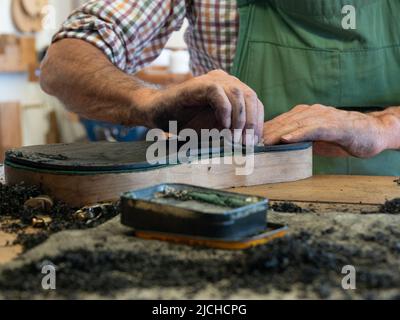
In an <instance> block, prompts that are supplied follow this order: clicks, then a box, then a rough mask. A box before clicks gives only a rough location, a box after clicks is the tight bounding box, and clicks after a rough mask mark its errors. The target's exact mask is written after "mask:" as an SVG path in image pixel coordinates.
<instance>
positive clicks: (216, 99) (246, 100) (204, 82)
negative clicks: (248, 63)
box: [142, 70, 264, 144]
mask: <svg viewBox="0 0 400 320" xmlns="http://www.w3.org/2000/svg"><path fill="white" fill-rule="evenodd" d="M148 94H149V95H151V97H148V99H144V101H147V103H146V104H145V105H143V106H142V110H143V112H145V113H147V115H148V121H149V122H150V126H151V127H157V128H162V129H164V130H167V129H168V124H169V121H171V120H176V121H177V122H178V128H179V129H183V128H193V129H195V130H200V129H212V128H217V129H231V130H234V129H236V134H235V135H234V141H235V142H239V140H240V138H241V137H242V135H243V137H245V134H246V130H249V129H253V130H254V134H255V141H247V142H246V143H250V144H253V143H257V142H258V141H261V138H262V135H263V125H264V106H263V104H262V102H261V101H260V100H259V99H258V97H257V94H256V93H255V92H254V91H253V90H252V89H251V88H249V87H248V86H247V85H245V84H244V83H242V82H241V81H240V80H239V79H237V78H235V77H233V76H230V75H229V74H227V73H226V72H224V71H221V70H215V71H211V72H209V73H208V74H205V75H203V76H200V77H196V78H193V79H191V80H188V81H186V82H184V83H182V84H179V85H175V86H170V87H168V88H165V89H161V90H154V91H152V92H149V93H148Z"/></svg>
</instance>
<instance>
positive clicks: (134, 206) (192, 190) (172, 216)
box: [121, 184, 287, 250]
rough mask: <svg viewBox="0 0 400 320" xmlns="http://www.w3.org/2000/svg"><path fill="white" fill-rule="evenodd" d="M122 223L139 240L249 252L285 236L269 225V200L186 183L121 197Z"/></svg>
mask: <svg viewBox="0 0 400 320" xmlns="http://www.w3.org/2000/svg"><path fill="white" fill-rule="evenodd" d="M121 210H122V213H121V222H122V224H124V225H126V226H129V227H132V228H134V230H135V235H136V236H137V237H139V238H144V239H153V240H161V241H169V242H175V243H182V244H188V245H198V246H205V247H211V248H217V249H231V250H235V249H236V250H237V249H246V248H249V247H253V246H257V245H260V244H265V243H267V242H269V241H271V240H272V239H275V238H278V237H281V236H283V235H285V233H286V230H287V228H286V227H284V226H281V225H276V224H268V221H267V210H268V200H267V199H265V198H261V197H255V196H248V195H241V194H237V193H231V192H224V191H217V190H214V189H209V188H201V187H196V186H191V185H185V184H161V185H158V186H154V187H150V188H146V189H142V190H137V191H131V192H128V193H125V194H124V195H123V196H122V198H121Z"/></svg>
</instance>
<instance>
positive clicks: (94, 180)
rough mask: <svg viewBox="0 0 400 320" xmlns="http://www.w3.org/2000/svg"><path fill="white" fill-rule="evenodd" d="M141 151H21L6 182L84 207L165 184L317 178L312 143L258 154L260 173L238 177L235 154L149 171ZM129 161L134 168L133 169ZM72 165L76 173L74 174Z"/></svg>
mask: <svg viewBox="0 0 400 320" xmlns="http://www.w3.org/2000/svg"><path fill="white" fill-rule="evenodd" d="M115 146H117V148H119V150H120V151H119V152H117V149H115ZM46 150H47V152H50V150H51V152H50V153H48V154H47V155H48V159H47V160H46V157H45V156H43V155H44V154H45V152H46ZM68 150H69V151H68ZM138 150H139V149H138V148H137V145H135V143H124V144H122V143H119V144H110V143H100V144H93V143H92V144H72V145H58V146H57V145H54V146H50V147H48V146H43V147H30V148H21V149H19V150H15V151H14V152H13V153H11V154H9V156H8V158H7V159H6V160H7V161H6V163H5V175H6V183H7V184H10V185H13V184H17V183H20V182H25V183H27V184H31V185H41V186H42V187H43V189H44V191H45V192H46V193H48V194H49V195H51V196H53V197H55V198H57V199H60V200H63V201H64V202H66V203H68V204H70V205H72V206H77V207H80V206H84V205H88V204H93V203H98V202H101V201H109V200H116V199H119V197H120V195H121V194H122V193H123V192H126V191H129V190H134V189H139V188H144V187H149V186H151V185H156V184H160V183H187V184H194V185H198V186H204V187H211V188H218V189H225V188H231V187H244V186H254V185H260V184H266V183H278V182H283V181H296V180H301V179H306V178H309V177H311V176H312V146H311V145H310V144H305V145H299V147H297V148H292V149H289V150H286V151H285V150H283V149H282V148H279V147H277V148H272V150H271V149H269V150H268V151H265V152H262V151H259V152H257V153H256V154H255V155H254V163H255V166H254V170H253V171H252V173H251V174H249V175H238V171H237V169H238V166H236V165H234V164H230V163H229V162H231V163H232V162H233V163H239V161H238V159H233V157H232V155H226V156H223V157H221V158H216V157H214V158H213V161H210V159H207V160H205V161H193V162H190V163H183V164H179V165H167V166H162V167H151V166H149V167H148V168H145V167H142V165H143V163H141V162H143V159H144V158H145V157H144V154H145V152H146V149H142V151H141V153H142V154H140V155H138V152H139V151H138ZM15 155H17V156H15ZM243 160H244V159H243V158H242V159H240V161H243ZM129 161H131V162H132V164H133V166H131V167H129V165H130V163H129ZM135 162H136V165H135ZM68 163H69V164H70V166H71V168H72V171H68ZM38 164H39V165H38ZM110 165H113V166H114V170H110V169H113V167H110ZM138 166H139V167H140V168H139V169H138ZM38 167H41V169H40V168H38ZM57 168H58V170H57ZM82 170H84V171H82Z"/></svg>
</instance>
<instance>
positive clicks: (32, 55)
mask: <svg viewBox="0 0 400 320" xmlns="http://www.w3.org/2000/svg"><path fill="white" fill-rule="evenodd" d="M37 65H38V61H37V57H36V42H35V38H34V37H31V36H26V37H18V36H15V35H0V72H7V73H15V72H28V71H29V69H30V68H32V66H37Z"/></svg>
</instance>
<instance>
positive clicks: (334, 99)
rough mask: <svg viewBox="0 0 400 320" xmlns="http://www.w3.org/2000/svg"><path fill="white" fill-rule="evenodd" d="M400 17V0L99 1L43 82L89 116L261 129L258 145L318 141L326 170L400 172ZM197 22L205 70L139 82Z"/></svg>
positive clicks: (55, 48) (57, 45) (63, 43)
mask: <svg viewBox="0 0 400 320" xmlns="http://www.w3.org/2000/svg"><path fill="white" fill-rule="evenodd" d="M345 5H350V6H351V7H352V8H354V9H355V14H356V16H355V17H354V19H357V20H356V21H354V24H355V25H356V27H355V28H350V29H348V28H346V27H345V26H343V23H342V21H343V19H344V18H345V15H344V14H343V13H342V11H343V7H344V6H345ZM394 12H400V1H399V0H379V1H377V0H346V1H342V0H335V1H333V0H237V1H235V0H151V1H150V0H113V1H112V0H97V1H90V2H88V3H87V4H85V5H84V6H83V7H81V8H80V9H79V10H77V11H76V12H75V13H73V14H72V15H71V16H70V17H69V19H68V20H67V21H66V22H65V24H64V25H63V28H62V30H61V31H60V32H59V33H58V34H57V35H56V36H55V38H54V44H53V45H52V46H51V48H50V50H49V53H48V56H47V58H46V60H45V62H44V64H43V67H42V77H41V83H42V87H43V89H44V90H45V91H47V92H48V93H49V94H52V95H55V96H57V97H58V98H59V99H61V101H62V102H64V104H65V105H66V106H67V107H68V108H69V109H70V110H72V111H75V112H77V113H79V114H81V115H83V116H85V117H89V118H93V119H98V120H105V121H111V122H115V123H122V124H125V125H129V126H136V125H144V126H147V127H150V128H153V127H160V128H167V125H168V121H169V120H177V121H178V123H179V125H180V127H193V128H196V129H198V128H210V127H212V128H220V129H223V128H230V129H239V130H241V131H239V132H242V133H243V134H244V133H246V130H249V129H254V130H255V135H256V138H255V140H256V141H247V143H253V142H255V143H256V142H258V141H261V140H263V141H264V143H266V144H276V143H293V142H300V141H314V142H316V143H315V151H316V153H317V154H318V156H316V158H315V170H316V172H317V173H336V174H338V173H343V174H370V175H399V174H400V153H399V152H398V151H397V150H398V149H399V148H400V108H399V107H398V106H399V105H400V81H399V80H400V20H399V19H398V17H397V16H396V15H394V14H393V13H394ZM185 17H186V18H187V19H188V20H189V29H188V31H187V33H186V42H187V44H188V47H189V51H190V55H191V68H192V71H193V74H194V75H195V76H196V77H195V78H194V79H192V80H189V81H187V82H185V83H183V84H181V85H176V86H171V87H168V88H165V89H158V88H155V87H151V86H149V85H147V84H145V83H142V82H141V81H139V80H138V79H136V78H135V76H134V74H135V73H136V72H137V71H138V70H140V69H141V68H143V67H144V66H146V65H147V64H149V63H150V62H151V61H153V60H154V59H155V58H156V57H157V55H158V54H159V53H160V51H161V50H162V48H163V46H164V45H165V43H166V41H167V40H168V37H169V35H170V34H171V33H172V32H173V31H175V30H178V29H179V28H180V27H181V25H182V22H183V20H184V18H185ZM264 121H266V122H265V123H264ZM239 139H240V135H239V136H236V137H235V140H239Z"/></svg>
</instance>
